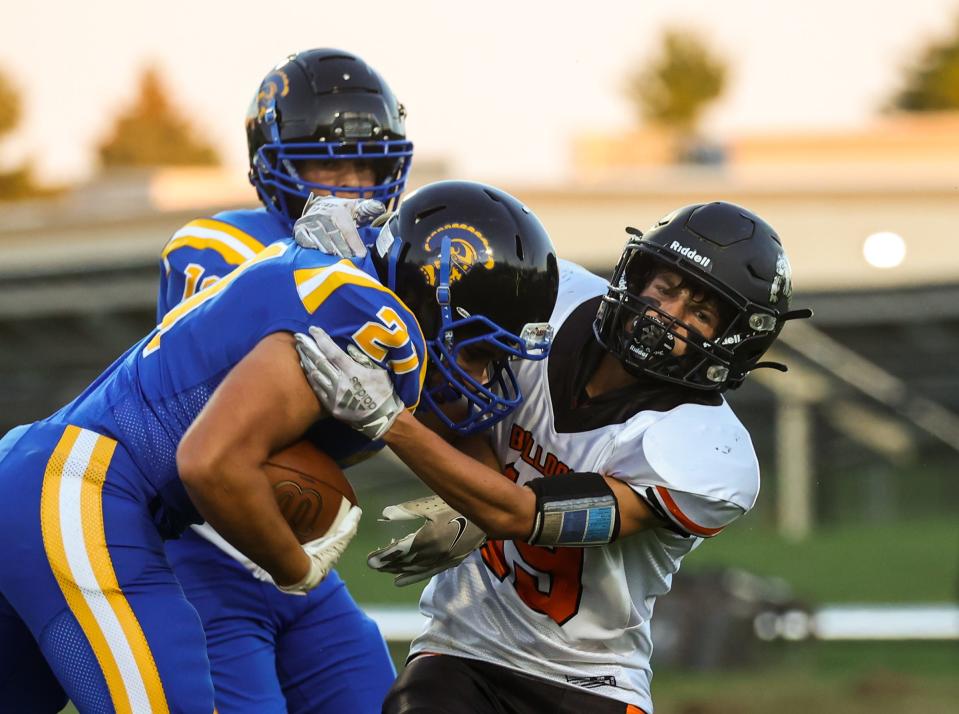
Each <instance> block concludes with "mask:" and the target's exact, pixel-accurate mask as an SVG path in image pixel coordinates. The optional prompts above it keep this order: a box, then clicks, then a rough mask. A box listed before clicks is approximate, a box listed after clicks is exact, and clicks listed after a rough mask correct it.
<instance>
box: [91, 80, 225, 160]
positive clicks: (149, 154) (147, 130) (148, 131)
mask: <svg viewBox="0 0 959 714" xmlns="http://www.w3.org/2000/svg"><path fill="white" fill-rule="evenodd" d="M99 153H100V160H101V161H102V162H103V165H104V166H107V167H120V166H122V167H147V166H184V165H193V166H196V165H215V164H218V163H219V157H218V156H217V154H216V151H215V150H214V149H213V147H212V146H210V145H209V144H208V143H207V142H205V141H203V140H201V139H197V138H196V137H195V136H194V133H193V131H192V130H191V128H190V126H189V125H188V123H187V122H186V121H185V120H184V119H183V118H182V117H180V116H178V115H177V113H176V111H175V110H174V108H173V106H172V103H171V102H170V100H169V99H168V97H167V91H166V87H165V86H164V85H163V82H162V81H161V79H160V74H159V72H158V71H157V70H156V69H155V68H153V67H148V68H146V69H145V70H144V71H143V73H142V74H141V76H140V93H139V96H138V97H137V99H136V101H135V102H134V104H133V105H132V106H131V107H130V108H129V110H128V111H127V112H126V113H125V114H123V115H121V116H120V118H119V119H118V120H117V123H116V125H115V126H114V127H113V132H112V134H111V135H110V137H109V138H108V139H106V140H105V141H104V142H103V143H102V144H100V147H99Z"/></svg>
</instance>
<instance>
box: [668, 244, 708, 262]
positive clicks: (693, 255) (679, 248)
mask: <svg viewBox="0 0 959 714" xmlns="http://www.w3.org/2000/svg"><path fill="white" fill-rule="evenodd" d="M669 248H670V250H675V251H676V252H677V253H679V254H680V255H682V256H684V257H686V258H688V259H689V260H691V261H693V262H694V263H696V264H698V265H701V266H702V267H704V268H705V267H707V266H708V265H709V264H710V263H711V262H712V260H711V259H710V258H707V257H706V256H705V255H700V254H699V253H697V252H696V249H695V248H690V247H689V246H685V245H683V244H682V243H680V242H679V241H678V240H674V241H673V242H672V243H670V244H669Z"/></svg>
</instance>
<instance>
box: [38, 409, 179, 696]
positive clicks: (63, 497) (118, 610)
mask: <svg viewBox="0 0 959 714" xmlns="http://www.w3.org/2000/svg"><path fill="white" fill-rule="evenodd" d="M115 448H116V442H115V441H114V440H112V439H109V438H107V437H105V436H101V435H99V434H96V433H94V432H92V431H88V430H86V429H80V428H78V427H75V426H68V427H66V430H65V431H64V434H63V436H62V437H61V439H60V442H59V443H58V444H57V447H56V449H55V450H54V452H53V455H52V456H51V457H50V460H49V461H48V462H47V468H46V471H45V473H44V477H43V490H42V493H41V496H40V521H41V529H42V533H43V545H44V549H45V550H46V554H47V559H48V560H49V562H50V566H51V568H52V569H53V574H54V576H55V577H56V580H57V583H58V584H59V585H60V590H61V592H62V593H63V597H64V598H65V599H66V601H67V606H68V607H69V608H70V611H71V612H72V613H73V615H74V617H76V619H77V621H78V622H79V623H80V627H81V628H82V629H83V633H84V635H86V638H87V640H88V641H89V643H90V646H91V647H92V648H93V653H94V655H95V656H96V658H97V662H98V663H99V665H100V669H101V671H102V672H103V674H104V677H105V678H106V682H107V688H108V689H109V692H110V698H111V700H112V703H113V706H114V708H115V709H116V711H117V713H118V714H141V712H144V713H145V712H152V713H155V714H168V712H169V707H168V706H167V702H166V696H165V695H164V693H163V684H162V682H161V681H160V675H159V672H158V671H157V667H156V663H155V662H154V659H153V653H152V652H151V651H150V646H149V644H148V643H147V640H146V637H145V636H144V634H143V630H142V628H141V627H140V623H139V622H138V621H137V619H136V615H135V614H134V612H133V609H132V608H131V607H130V603H129V602H127V599H126V597H125V596H124V594H123V591H122V590H121V589H120V585H119V583H118V582H117V576H116V573H115V572H114V570H113V563H112V561H111V558H110V552H109V551H108V550H107V544H106V531H105V529H104V525H103V484H104V483H105V482H106V476H107V469H108V468H109V466H110V460H111V459H112V458H113V452H114V449H115Z"/></svg>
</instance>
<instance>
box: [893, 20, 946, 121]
mask: <svg viewBox="0 0 959 714" xmlns="http://www.w3.org/2000/svg"><path fill="white" fill-rule="evenodd" d="M890 105H891V106H892V107H893V108H894V109H901V110H903V111H907V112H927V111H941V110H948V109H959V19H957V21H956V22H955V23H954V25H953V30H952V34H951V36H949V37H947V38H946V39H944V40H941V41H938V42H933V43H932V44H930V45H927V46H926V47H925V48H924V49H923V50H921V51H920V54H919V57H918V59H916V60H915V61H914V62H913V63H912V65H911V66H909V67H908V68H906V70H905V76H904V78H903V85H902V87H901V88H900V89H899V91H898V92H897V93H896V94H895V95H894V96H893V98H892V100H891V102H890Z"/></svg>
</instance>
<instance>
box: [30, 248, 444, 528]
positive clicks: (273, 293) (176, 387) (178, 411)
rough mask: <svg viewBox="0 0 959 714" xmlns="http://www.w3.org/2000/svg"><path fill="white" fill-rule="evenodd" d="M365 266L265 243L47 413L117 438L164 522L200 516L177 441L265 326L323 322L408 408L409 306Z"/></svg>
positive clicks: (414, 360) (301, 328) (417, 362)
mask: <svg viewBox="0 0 959 714" xmlns="http://www.w3.org/2000/svg"><path fill="white" fill-rule="evenodd" d="M375 275H376V273H375V269H374V268H373V265H372V262H371V261H370V259H369V257H367V258H365V259H363V260H359V259H357V260H355V261H350V260H346V259H339V258H336V257H333V256H329V255H326V254H323V253H320V252H319V251H315V250H306V249H302V248H299V247H298V246H296V245H295V244H294V243H292V242H290V241H282V242H279V243H274V244H273V245H271V246H269V247H268V248H266V249H264V250H263V251H261V252H260V253H259V254H257V255H256V257H255V258H253V259H251V260H249V261H247V262H246V263H244V264H242V265H241V266H240V267H239V268H237V269H236V270H234V271H233V272H231V273H230V274H229V275H228V276H226V277H225V278H223V279H221V280H218V281H216V282H215V283H213V284H212V285H210V286H208V287H207V288H205V289H204V290H202V291H200V292H198V293H196V294H195V295H193V296H192V297H190V298H189V299H187V300H185V301H183V302H182V303H180V304H179V305H177V306H176V307H174V308H173V309H172V310H170V311H169V312H168V313H167V314H166V315H165V316H164V318H163V320H162V321H161V323H160V324H159V325H158V326H157V327H156V328H155V329H154V330H153V332H151V333H150V334H149V335H147V336H146V337H145V338H144V339H143V340H142V341H141V342H139V343H138V344H136V345H134V346H133V347H132V348H131V349H130V350H129V351H128V352H127V353H126V354H125V355H123V356H122V357H121V358H120V359H118V360H117V361H116V362H115V363H114V364H113V365H112V366H111V367H110V368H108V370H107V371H106V372H105V373H104V374H103V375H101V376H100V377H99V378H98V379H97V380H96V381H95V382H94V383H93V384H91V385H90V387H88V388H87V389H86V390H85V391H84V392H83V393H82V394H81V395H80V396H79V397H77V398H76V399H75V400H74V401H73V402H71V403H70V404H68V405H67V406H65V407H64V408H63V409H61V410H60V411H59V412H57V413H56V414H54V415H53V416H52V417H50V418H49V420H48V421H56V422H60V423H70V424H74V425H77V426H80V427H84V428H87V429H90V430H92V431H95V432H98V433H100V434H104V435H106V436H109V437H112V438H114V439H116V440H117V441H119V442H120V443H121V444H122V445H123V446H124V447H125V448H126V449H127V450H128V452H129V453H130V456H131V458H132V460H133V461H134V462H135V463H136V464H137V466H138V467H139V469H140V471H141V472H142V474H143V476H144V478H145V479H147V480H148V481H149V482H150V483H151V485H152V486H153V488H155V489H156V491H157V492H158V494H159V496H160V498H161V499H162V500H163V501H164V503H165V505H166V506H167V507H168V508H169V509H172V510H173V513H164V514H162V515H161V516H160V517H159V519H166V520H165V521H164V523H163V525H165V526H167V527H168V529H169V530H176V529H177V528H179V527H182V526H183V525H185V523H186V522H192V521H196V520H199V519H198V517H197V514H196V513H195V511H194V509H193V508H192V506H191V505H190V503H189V500H188V499H187V497H186V493H185V491H184V489H183V487H182V485H181V484H180V481H179V478H178V476H177V471H176V460H175V454H176V447H177V444H178V443H179V441H180V439H181V438H182V436H183V434H184V433H185V432H186V429H187V428H188V427H189V425H190V424H191V423H192V421H193V420H194V419H195V418H196V417H197V415H198V414H199V412H200V410H201V409H202V408H203V406H204V405H205V404H206V402H207V401H208V400H209V398H210V396H211V395H212V394H213V391H214V390H215V389H216V387H217V386H218V385H219V384H220V382H221V381H222V380H223V378H224V377H225V376H226V374H227V373H228V372H229V371H230V370H231V369H232V368H233V366H234V365H236V364H237V363H238V362H239V361H240V360H241V359H243V357H244V356H245V355H246V354H247V353H249V352H250V351H251V350H252V349H253V347H254V346H255V345H256V344H257V343H258V342H259V341H260V340H262V339H263V338H264V337H266V336H267V335H269V334H271V333H274V332H279V331H286V332H306V331H307V330H308V328H309V327H310V326H313V325H316V326H319V327H322V328H323V329H324V330H325V331H326V332H327V333H328V334H329V335H330V336H331V337H332V338H333V340H335V341H336V342H337V343H338V344H339V345H340V346H342V347H344V348H345V347H346V345H347V344H350V343H352V344H354V345H356V346H357V347H358V348H359V349H361V350H362V351H363V352H364V353H366V354H367V355H368V356H369V357H370V358H371V359H372V360H373V361H375V362H377V363H378V364H380V365H381V366H384V367H386V368H387V369H388V370H389V371H390V373H391V376H392V378H393V381H394V387H395V389H396V392H397V394H398V395H399V397H400V398H401V399H402V400H403V401H404V403H406V404H407V406H409V407H413V406H415V405H416V403H417V401H418V399H419V394H420V389H421V387H422V382H423V377H424V374H425V364H426V346H425V341H424V339H423V335H422V333H421V331H420V328H419V325H418V324H417V322H416V319H415V317H414V316H413V314H412V313H411V312H410V311H409V309H408V308H407V307H406V306H405V305H404V304H403V303H402V301H400V299H399V298H398V297H396V295H395V294H394V293H392V292H391V291H390V290H388V289H387V288H385V287H384V286H383V285H381V284H380V283H379V281H378V280H377V278H376V277H375ZM329 421H330V426H331V427H334V426H339V427H341V428H342V426H343V425H340V424H339V423H338V422H335V421H333V420H329ZM366 443H367V444H369V442H366ZM350 448H352V449H353V450H355V449H356V448H357V444H352V445H350ZM331 455H334V454H331ZM334 458H337V455H334ZM170 519H172V520H170Z"/></svg>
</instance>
